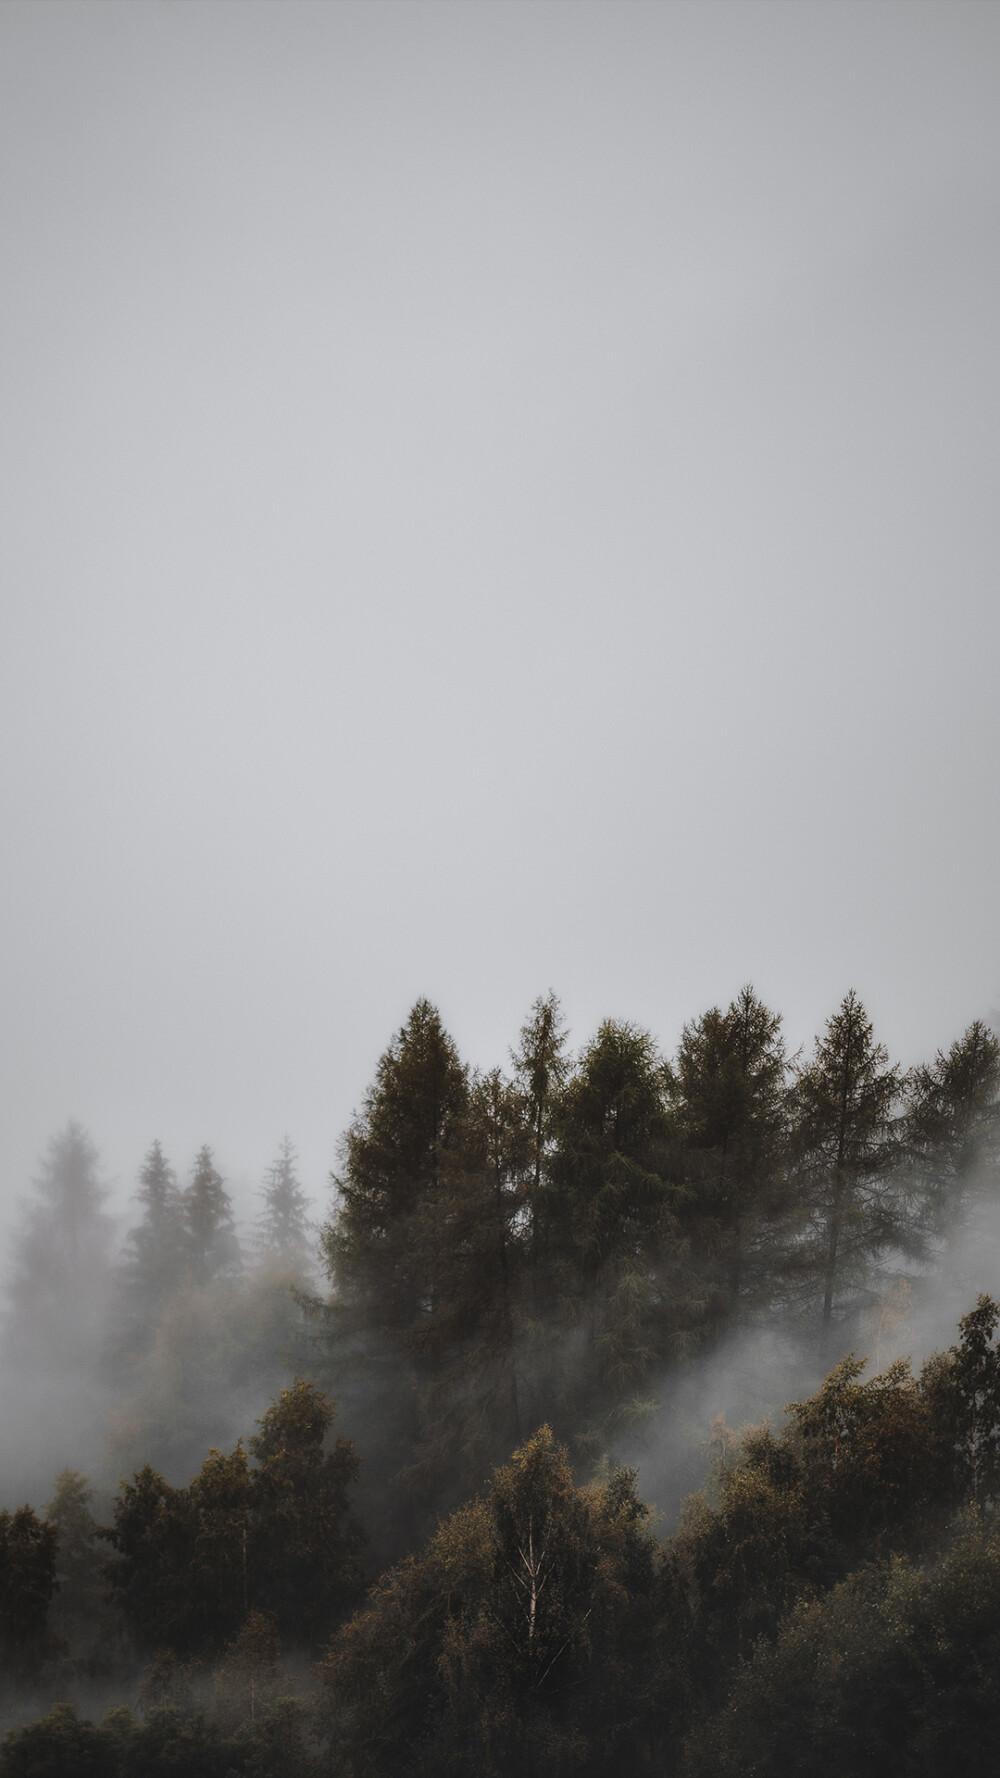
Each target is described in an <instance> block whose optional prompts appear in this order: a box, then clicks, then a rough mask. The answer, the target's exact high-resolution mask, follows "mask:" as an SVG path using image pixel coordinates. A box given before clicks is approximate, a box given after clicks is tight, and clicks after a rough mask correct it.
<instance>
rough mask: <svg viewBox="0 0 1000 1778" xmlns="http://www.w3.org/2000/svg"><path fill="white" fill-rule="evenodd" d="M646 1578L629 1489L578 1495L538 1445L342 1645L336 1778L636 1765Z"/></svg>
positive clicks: (625, 1483) (333, 1689)
mask: <svg viewBox="0 0 1000 1778" xmlns="http://www.w3.org/2000/svg"><path fill="white" fill-rule="evenodd" d="M654 1573H655V1551H654V1540H653V1539H652V1538H651V1536H650V1534H649V1532H648V1530H647V1529H646V1526H645V1508H644V1507H643V1506H642V1504H641V1502H639V1501H638V1499H637V1498H636V1495H635V1490H634V1484H633V1482H632V1479H631V1477H630V1476H628V1475H627V1474H623V1473H618V1474H616V1475H615V1476H614V1477H613V1478H612V1479H611V1480H610V1481H608V1482H607V1483H605V1484H604V1485H603V1486H601V1487H597V1488H594V1489H591V1490H585V1489H580V1488H577V1487H575V1486H574V1484H573V1481H572V1477H571V1474H570V1470H569V1465H568V1462H567V1459H566V1454H565V1452H564V1451H563V1450H561V1449H560V1448H559V1447H558V1446H557V1445H556V1444H555V1442H554V1440H553V1439H552V1435H551V1434H550V1433H549V1431H548V1429H547V1428H543V1429H542V1430H541V1431H540V1432H539V1433H537V1434H536V1435H535V1436H534V1438H532V1439H531V1440H529V1441H528V1443H527V1444H526V1445H525V1446H523V1447H522V1448H521V1449H520V1450H519V1451H518V1452H517V1453H515V1456H514V1457H513V1459H512V1461H511V1463H510V1464H509V1465H507V1466H506V1467H504V1468H503V1469H501V1470H499V1471H498V1472H497V1473H496V1475H495V1476H494V1478H493V1481H492V1483H491V1484H490V1487H489V1489H488V1491H487V1493H486V1495H485V1496H484V1497H483V1498H482V1499H480V1500H478V1501H476V1502H474V1503H473V1504H472V1505H470V1506H467V1507H464V1508H462V1509H461V1510H460V1511H459V1512H458V1513H455V1514H454V1515H452V1517H451V1518H450V1519H448V1520H447V1521H446V1522H444V1523H443V1524H442V1525H441V1527H440V1529H439V1531H438V1533H437V1535H436V1536H435V1537H434V1539H433V1540H432V1542H431V1544H430V1546H429V1548H428V1551H427V1553H426V1555H425V1556H423V1557H422V1558H421V1559H420V1560H419V1561H414V1560H412V1559H411V1560H410V1561H408V1562H406V1563H405V1564H403V1565H402V1566H401V1567H399V1568H397V1569H394V1570H392V1571H391V1572H390V1573H389V1574H388V1575H386V1576H385V1577H384V1579H383V1580H382V1581H381V1582H380V1583H379V1586H378V1587H377V1588H376V1589H375V1591H374V1593H373V1595H372V1600H371V1603H370V1605H369V1607H368V1609H367V1610H366V1611H365V1612H364V1613H362V1614H361V1615H359V1616H358V1617H357V1618H355V1619H353V1620H352V1621H351V1623H350V1624H348V1625H346V1626H345V1628H344V1629H343V1630H342V1631H341V1632H340V1634H339V1635H338V1637H337V1638H336V1640H335V1642H334V1643H333V1645H332V1647H331V1650H330V1652H329V1654H328V1655H327V1657H326V1660H325V1661H324V1663H323V1667H322V1669H321V1671H322V1675H323V1678H324V1680H325V1682H326V1685H327V1687H328V1690H329V1695H330V1707H329V1708H330V1718H331V1733H332V1738H333V1741H334V1745H336V1746H338V1747H339V1748H340V1750H341V1758H342V1761H343V1766H344V1769H346V1770H347V1771H348V1772H351V1773H355V1774H361V1773H365V1774H371V1775H372V1778H376V1775H377V1774H380V1773H385V1774H386V1775H387V1778H388V1774H393V1775H394V1778H395V1775H399V1778H402V1775H403V1774H411V1773H412V1774H424V1773H427V1774H430V1773H431V1772H435V1773H437V1772H442V1773H445V1772H454V1773H460V1772H467V1771H469V1770H470V1769H472V1767H473V1766H475V1768H476V1769H477V1770H480V1771H482V1772H483V1773H488V1774H497V1778H499V1775H500V1774H505V1773H508V1772H511V1771H515V1770H517V1771H525V1772H529V1773H530V1772H542V1771H545V1772H547V1773H548V1772H551V1773H560V1772H570V1771H588V1772H598V1771H603V1770H609V1771H610V1770H612V1769H614V1761H615V1760H617V1759H625V1760H626V1761H627V1760H628V1757H629V1753H630V1752H631V1753H632V1754H633V1755H634V1754H635V1751H636V1746H637V1741H636V1735H635V1728H636V1721H637V1718H638V1716H639V1714H640V1713H641V1705H642V1701H643V1699H644V1697H645V1694H646V1691H647V1689H648V1687H649V1686H650V1684H651V1674H650V1670H649V1669H650V1655H651V1651H652V1647H653V1643H652V1638H651V1629H652V1601H653V1596H654V1587H655V1581H654Z"/></svg>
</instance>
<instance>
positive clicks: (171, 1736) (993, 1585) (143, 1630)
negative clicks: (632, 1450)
mask: <svg viewBox="0 0 1000 1778" xmlns="http://www.w3.org/2000/svg"><path fill="white" fill-rule="evenodd" d="M998 1325H1000V1308H998V1306H997V1304H996V1303H994V1302H993V1301H992V1300H991V1299H990V1298H988V1297H981V1298H980V1299H979V1302H978V1304H977V1306H976V1308H975V1309H974V1310H973V1311H972V1312H971V1313H970V1314H969V1315H967V1316H966V1317H965V1318H964V1319H963V1321H962V1323H961V1326H960V1330H959V1331H960V1337H959V1340H958V1342H957V1343H956V1344H955V1345H954V1346H953V1347H952V1348H951V1349H950V1350H949V1351H947V1352H945V1353H944V1354H942V1355H940V1356H938V1357H936V1358H934V1359H932V1360H931V1361H929V1362H928V1363H927V1364H925V1366H924V1367H923V1369H922V1371H921V1373H920V1374H919V1376H918V1377H914V1376H913V1374H912V1372H911V1369H910V1366H909V1365H908V1364H907V1363H906V1362H904V1361H898V1362H896V1363H895V1364H894V1365H892V1366H891V1367H890V1369H889V1370H888V1371H887V1372H885V1373H884V1374H883V1375H881V1376H876V1377H873V1378H870V1379H866V1378H865V1376H864V1370H865V1367H864V1364H863V1363H862V1362H860V1361H858V1360H855V1359H848V1360H845V1361H843V1362H842V1363H841V1364H840V1365H838V1366H837V1367H835V1369H834V1370H833V1371H832V1372H831V1374H830V1375H829V1376H828V1377H827V1379H826V1381H825V1383H824V1384H823V1385H822V1387H821V1388H820V1390H819V1391H818V1392H817V1393H816V1394H815V1395H814V1396H813V1397H811V1398H809V1399H807V1400H805V1401H803V1402H800V1403H797V1404H795V1405H794V1406H793V1407H792V1408H791V1409H789V1411H788V1416H787V1419H786V1421H785V1424H784V1426H783V1427H782V1428H781V1429H780V1430H774V1429H772V1428H770V1427H766V1426H764V1427H753V1428H749V1429H746V1430H744V1432H743V1433H742V1434H740V1435H733V1436H732V1437H730V1438H723V1439H722V1440H721V1443H720V1448H719V1450H718V1452H717V1457H716V1462H715V1465H714V1473H713V1476H712V1478H711V1483H710V1486H709V1488H708V1489H707V1490H706V1491H705V1492H704V1493H703V1494H701V1495H699V1496H696V1497H695V1498H693V1499H692V1500H691V1501H690V1502H689V1503H688V1508H687V1511H686V1513H685V1516H684V1519H683V1521H682V1524H681V1526H680V1528H679V1529H678V1530H677V1531H676V1532H675V1533H674V1535H673V1536H672V1537H671V1538H670V1539H669V1540H668V1541H667V1542H666V1543H661V1542H660V1541H659V1539H658V1538H657V1536H656V1534H655V1531H654V1529H653V1528H652V1526H651V1524H650V1519H649V1514H648V1511H647V1508H646V1506H645V1505H644V1503H643V1502H642V1500H641V1499H640V1498H639V1495H638V1493H637V1490H636V1484H635V1477H634V1474H633V1473H632V1472H631V1471H628V1470H622V1469H618V1470H608V1471H607V1472H606V1473H604V1474H603V1475H601V1476H599V1477H598V1478H596V1479H595V1480H594V1481H593V1482H591V1484H590V1485H589V1486H586V1487H581V1486H579V1485H578V1484H577V1483H576V1482H575V1480H574V1477H573V1473H572V1470H571V1467H570V1464H569V1461H568V1457H567V1454H566V1451H565V1449H563V1448H560V1446H559V1445H558V1443H557V1441H556V1440H555V1439H554V1437H553V1435H552V1433H551V1431H550V1430H549V1429H548V1428H547V1427H543V1428H541V1429H539V1430H538V1431H537V1432H535V1433H534V1434H533V1435H532V1436H531V1437H530V1438H529V1439H528V1440H527V1441H526V1442H525V1443H524V1444H523V1445H522V1446H521V1447H520V1448H519V1449H518V1450H517V1451H515V1453H514V1454H513V1456H512V1458H511V1459H510V1460H509V1462H507V1463H506V1464H504V1465H503V1466H501V1467H500V1468H499V1469H498V1470H497V1471H496V1472H494V1474H493V1476H492V1477H491V1478H490V1480H489V1482H488V1483H487V1485H486V1486H485V1487H484V1488H483V1489H482V1490H481V1491H480V1493H479V1494H478V1495H477V1497H476V1498H475V1499H473V1500H472V1501H471V1502H469V1503H467V1504H465V1505H464V1506H462V1507H460V1508H458V1509H456V1511H455V1512H453V1513H451V1514H450V1515H448V1516H446V1517H445V1518H444V1519H443V1520H442V1521H441V1523H440V1524H439V1526H438V1528H437V1530H436V1531H435V1532H434V1533H433V1535H432V1536H431V1537H430V1538H429V1540H428V1541H427V1543H426V1545H425V1546H424V1547H423V1548H422V1549H421V1550H420V1551H419V1552H418V1553H417V1554H416V1555H415V1556H411V1557H409V1558H407V1559H406V1560H405V1561H403V1562H402V1563H400V1564H397V1565H396V1566H394V1567H393V1568H391V1569H390V1570H389V1571H388V1572H387V1573H386V1574H384V1575H383V1576H382V1577H381V1579H380V1580H379V1581H378V1582H377V1583H376V1584H375V1585H374V1586H373V1587H372V1589H371V1591H370V1593H369V1595H368V1598H367V1601H366V1602H365V1603H364V1604H363V1605H362V1606H361V1608H360V1609H358V1610H357V1611H356V1612H355V1613H354V1615H353V1616H345V1608H346V1607H347V1606H348V1604H349V1602H350V1597H351V1593H352V1592H353V1591H355V1590H356V1588H357V1580H358V1575H357V1564H356V1557H357V1531H356V1527H354V1526H353V1525H352V1523H351V1519H350V1516H349V1513H348V1510H347V1499H346V1489H347V1486H348V1485H349V1484H350V1482H351V1480H352V1479H353V1475H354V1472H355V1467H356V1466H355V1460H354V1455H353V1452H352V1451H351V1450H350V1448H349V1447H348V1446H347V1445H345V1444H344V1443H343V1442H338V1443H337V1444H336V1445H335V1446H333V1447H332V1448H331V1447H330V1446H329V1443H328V1441H327V1440H326V1439H325V1433H326V1431H327V1428H328V1422H329V1413H330V1410H329V1404H328V1403H326V1402H325V1401H324V1399H323V1398H322V1397H321V1396H320V1395H319V1394H318V1393H317V1392H316V1391H315V1390H314V1389H313V1388H312V1387H311V1386H309V1385H306V1384H300V1385H297V1386H296V1388H295V1389H294V1390H292V1391H290V1392H287V1393H286V1394H285V1395H283V1396H282V1397H281V1398H280V1399H279V1401H278V1402H276V1403H275V1404H273V1406H272V1408H271V1409H270V1410H269V1412H268V1414H266V1415H265V1416H264V1417H263V1419H262V1421H261V1423H260V1429H259V1432H258V1434H257V1435H255V1437H254V1438H253V1439H251V1440H250V1441H249V1457H250V1459H251V1460H252V1461H251V1462H250V1463H249V1464H248V1461H247V1458H246V1456H245V1455H244V1453H243V1449H242V1446H237V1449H236V1451H235V1452H233V1453H232V1454H231V1456H230V1457H228V1458H227V1457H223V1456H221V1455H220V1454H219V1453H218V1452H213V1453H210V1454H209V1457H208V1459H207V1460H206V1462H205V1464H204V1465H203V1467H202V1470H201V1471H200V1473H199V1475H198V1476H197V1477H196V1478H195V1479H194V1481H192V1483H191V1485H190V1488H189V1489H187V1490H166V1489H164V1487H163V1485H162V1482H160V1481H159V1480H158V1478H156V1477H155V1476H154V1475H153V1472H152V1471H149V1470H146V1471H144V1472H142V1473H141V1474H140V1475H139V1476H137V1477H136V1478H135V1480H134V1482H133V1483H131V1484H128V1485H124V1486H123V1488H122V1490H121V1492H120V1494H119V1497H118V1500H117V1501H116V1504H115V1511H114V1520H113V1524H112V1525H111V1526H110V1527H109V1528H107V1529H106V1530H104V1531H98V1530H97V1528H96V1527H94V1526H93V1525H91V1526H90V1527H89V1528H86V1535H85V1536H84V1538H83V1542H82V1544H80V1543H79V1541H78V1543H77V1545H74V1541H73V1536H72V1534H71V1533H70V1532H69V1531H68V1530H67V1529H66V1528H65V1524H66V1521H65V1519H64V1522H63V1524H60V1525H59V1526H57V1525H56V1524H55V1522H54V1520H49V1521H46V1520H39V1519H36V1518H35V1515H33V1514H31V1513H30V1509H24V1510H23V1511H22V1512H21V1513H19V1514H15V1515H13V1516H12V1515H8V1514H4V1515H0V1589H2V1593H3V1600H4V1605H5V1613H4V1617H3V1619H2V1622H3V1624H4V1626H5V1627H4V1643H3V1649H2V1656H3V1659H4V1661H5V1662H7V1663H8V1664H9V1663H11V1662H14V1663H17V1662H20V1663H21V1669H20V1670H21V1674H22V1678H23V1679H26V1680H27V1679H30V1676H31V1672H32V1670H33V1668H36V1669H37V1668H39V1667H44V1664H45V1662H46V1660H48V1661H49V1662H50V1663H51V1662H52V1661H54V1660H57V1659H58V1650H57V1649H56V1647H55V1646H54V1644H55V1641H56V1640H57V1639H56V1638H54V1637H53V1636H52V1632H51V1631H47V1630H46V1626H45V1610H46V1606H47V1604H48V1601H49V1600H50V1599H51V1597H52V1593H53V1583H54V1579H55V1575H56V1572H57V1563H61V1564H62V1572H63V1573H64V1574H69V1573H74V1574H75V1580H74V1581H73V1582H72V1583H71V1586H70V1590H71V1591H72V1590H73V1588H74V1587H76V1588H79V1587H80V1585H81V1584H82V1577H84V1576H85V1575H86V1573H87V1571H88V1570H89V1580H87V1581H86V1583H85V1584H86V1586H87V1587H88V1588H90V1589H92V1588H93V1585H94V1579H95V1575H96V1572H97V1570H96V1568H95V1566H94V1563H95V1557H94V1545H95V1543H96V1542H97V1541H98V1540H99V1539H102V1538H103V1539H104V1540H106V1541H107V1542H109V1543H110V1544H111V1546H112V1548H113V1555H112V1557H111V1559H110V1560H109V1561H106V1562H105V1563H104V1564H103V1567H102V1570H101V1572H102V1575H103V1586H104V1591H103V1594H94V1595H93V1597H92V1600H91V1606H92V1608H96V1609H98V1610H103V1611H105V1612H106V1613H108V1614H111V1615H114V1614H117V1617H118V1621H119V1624H120V1626H121V1627H122V1628H123V1629H124V1626H125V1625H126V1624H127V1625H128V1626H129V1627H130V1629H131V1632H132V1635H133V1637H134V1638H135V1643H136V1646H137V1647H138V1648H139V1649H140V1650H141V1651H143V1652H145V1654H146V1655H147V1656H148V1657H149V1664H148V1665H147V1667H146V1671H145V1678H144V1682H143V1687H142V1693H141V1699H140V1705H139V1708H138V1710H134V1709H132V1708H127V1707H124V1706H120V1705H119V1706H117V1707H115V1708H112V1709H111V1710H110V1711H109V1712H108V1713H107V1714H106V1715H105V1717H104V1719H103V1720H102V1721H101V1722H100V1723H95V1722H94V1721H92V1720H90V1719H87V1718H81V1717H80V1716H78V1714H77V1712H76V1711H75V1710H74V1708H73V1707H72V1706H70V1705H66V1704H60V1705H57V1706H55V1707H54V1708H52V1709H50V1710H49V1711H48V1712H47V1714H45V1715H43V1716H41V1717H40V1718H39V1719H38V1720H36V1721H35V1722H33V1723H30V1724H28V1725H27V1726H26V1727H24V1728H20V1729H15V1730H12V1731H11V1732H10V1733H8V1735H7V1737H6V1739H5V1741H4V1743H3V1745H2V1748H0V1773H2V1775H3V1778H28V1775H29V1774H30V1778H64V1775H65V1774H66V1773H67V1772H73V1773H74V1774H81V1775H82V1778H86V1775H93V1778H140V1775H141V1778H160V1775H161V1774H162V1775H163V1778H166V1774H168V1773H175V1772H177V1771H183V1772H184V1773H185V1774H187V1778H241V1775H245V1778H252V1775H256V1778H279V1775H280V1778H313V1775H315V1778H318V1775H319V1774H321V1773H329V1774H333V1773H337V1774H343V1778H431V1775H432V1774H433V1775H434V1778H438V1775H439V1774H453V1775H454V1778H471V1775H472V1774H473V1773H475V1774H483V1775H484V1778H508V1775H510V1774H514V1773H522V1772H523V1773H527V1774H529V1775H531V1778H543V1774H544V1775H548V1774H556V1775H557V1778H560V1775H563V1774H565V1775H569V1774H579V1775H581V1778H613V1775H614V1778H617V1774H618V1773H620V1772H621V1771H622V1770H629V1771H635V1772H638V1773H644V1772H645V1773H650V1774H653V1773H656V1774H660V1773H662V1772H664V1771H666V1772H674V1773H677V1774H678V1775H679V1778H707V1775H708V1774H709V1773H711V1774H712V1775H713V1778H726V1774H729V1773H731V1774H733V1778H736V1775H737V1774H742V1773H746V1772H749V1771H753V1772H755V1773H758V1774H761V1775H762V1778H784V1774H786V1773H788V1772H791V1771H794V1772H796V1773H803V1774H806V1775H809V1774H813V1773H815V1774H816V1775H817V1778H820V1774H825V1773H827V1772H829V1771H830V1770H832V1769H836V1770H837V1771H838V1772H843V1773H844V1774H846V1775H847V1778H869V1775H871V1778H875V1775H876V1774H884V1773H886V1772H889V1773H899V1774H914V1778H915V1775H916V1774H926V1775H929V1778H937V1775H940V1778H945V1775H946V1774H948V1775H952V1774H959V1775H968V1778H972V1775H973V1774H977V1775H978V1774H981V1773H982V1772H984V1771H987V1770H992V1766H993V1763H994V1748H995V1744H996V1737H997V1734H998V1732H1000V1693H998V1690H997V1687H996V1684H995V1670H996V1661H997V1658H998V1656H1000V1519H998V1511H1000V1350H998V1346H997V1330H998ZM74 1480H75V1482H76V1483H77V1484H78V1481H79V1478H75V1479H74V1478H63V1500H64V1509H63V1510H64V1513H65V1510H66V1507H65V1503H66V1501H68V1500H69V1497H70V1495H71V1494H73V1493H74V1490H73V1488H72V1487H71V1485H70V1484H71V1481H74ZM84 1494H85V1490H84V1491H83V1493H81V1490H80V1488H79V1486H78V1485H77V1486H76V1488H75V1496H74V1498H75V1506H74V1508H73V1511H74V1512H76V1514H77V1519H76V1524H77V1532H78V1533H80V1532H81V1531H83V1530H84V1529H85V1527H84V1522H83V1520H82V1519H81V1518H80V1517H79V1513H80V1509H81V1506H83V1507H84V1510H85V1500H84ZM29 1552H30V1555H29ZM338 1618H339V1619H340V1626H339V1628H337V1627H336V1622H337V1619H338ZM331 1627H332V1629H333V1633H332V1636H331V1635H330V1630H331ZM46 1635H48V1636H49V1638H50V1646H49V1648H48V1650H47V1651H46V1649H45V1638H46ZM324 1640H325V1646H322V1644H323V1643H324ZM320 1647H321V1652H320ZM296 1650H300V1651H305V1652H309V1653H311V1654H312V1655H313V1656H314V1657H315V1655H316V1653H317V1652H319V1660H318V1662H317V1663H316V1665H315V1667H314V1680H313V1684H312V1687H311V1688H310V1689H305V1690H304V1689H303V1687H302V1685H301V1684H299V1685H298V1686H297V1687H296V1686H295V1684H294V1681H293V1679H292V1676H291V1675H290V1673H289V1671H288V1669H287V1667H285V1668H283V1666H282V1660H283V1656H284V1657H285V1658H286V1659H287V1657H288V1655H289V1654H290V1653H292V1652H294V1651H296Z"/></svg>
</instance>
